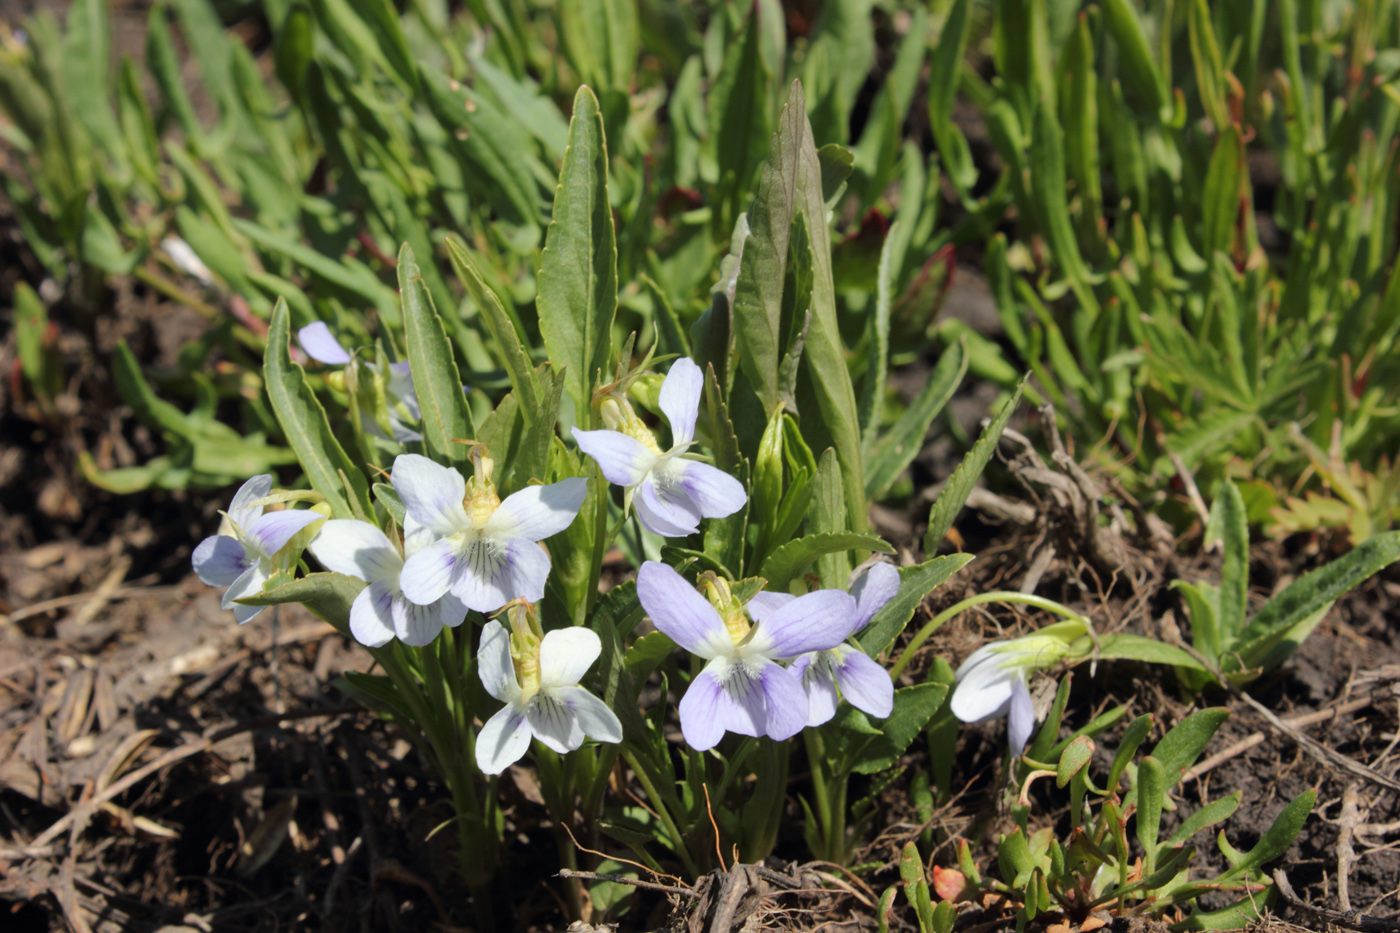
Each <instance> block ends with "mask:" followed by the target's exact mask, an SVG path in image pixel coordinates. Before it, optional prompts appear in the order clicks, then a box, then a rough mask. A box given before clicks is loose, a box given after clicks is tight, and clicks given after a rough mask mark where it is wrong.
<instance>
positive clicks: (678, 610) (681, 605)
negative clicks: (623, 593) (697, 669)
mask: <svg viewBox="0 0 1400 933" xmlns="http://www.w3.org/2000/svg"><path fill="white" fill-rule="evenodd" d="M637 598H638V599H639V600H641V603H642V608H643V609H645V610H646V611H647V615H649V616H651V621H652V624H653V625H655V626H656V628H657V630H658V631H660V632H664V633H665V634H666V636H667V637H668V638H670V639H671V641H673V642H675V643H676V644H678V645H680V646H681V647H682V648H684V649H685V650H686V651H689V652H690V653H691V654H694V655H699V656H700V657H702V658H705V659H706V660H708V659H710V658H713V657H715V656H716V655H717V654H720V653H721V652H723V651H732V650H733V648H734V640H733V639H732V638H730V637H729V630H728V629H726V628H725V627H724V620H723V619H721V618H720V617H719V612H717V611H716V610H715V607H714V606H712V605H710V601H709V600H708V599H706V598H705V597H704V596H702V595H700V592H699V591H698V590H696V589H695V587H693V586H691V585H690V584H689V583H687V582H686V581H685V578H684V577H682V576H681V575H680V574H678V573H676V571H675V570H674V569H673V568H672V567H670V566H668V565H666V564H663V563H660V562H658V561H654V560H649V561H647V562H646V563H644V564H642V569H641V570H639V571H638V572H637Z"/></svg>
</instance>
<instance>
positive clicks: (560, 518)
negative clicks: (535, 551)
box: [486, 476, 588, 541]
mask: <svg viewBox="0 0 1400 933" xmlns="http://www.w3.org/2000/svg"><path fill="white" fill-rule="evenodd" d="M587 495H588V480H586V479H584V478H583V477H581V476H573V477H570V478H569V479H566V480H561V481H559V482H557V483H550V484H549V485H548V486H526V487H525V488H524V489H522V490H520V491H519V492H516V493H513V494H511V495H509V496H506V499H505V501H504V502H502V503H501V504H500V507H499V508H497V509H496V511H494V512H492V513H491V517H490V518H489V519H488V520H487V522H486V533H487V534H488V535H508V536H510V537H521V538H529V539H530V540H531V541H543V540H544V539H545V538H548V537H549V536H550V535H555V534H558V533H559V532H561V531H563V530H564V529H565V528H568V527H569V526H570V525H571V524H573V521H574V517H575V516H576V515H578V510H579V509H581V508H582V507H583V500H584V497H585V496H587Z"/></svg>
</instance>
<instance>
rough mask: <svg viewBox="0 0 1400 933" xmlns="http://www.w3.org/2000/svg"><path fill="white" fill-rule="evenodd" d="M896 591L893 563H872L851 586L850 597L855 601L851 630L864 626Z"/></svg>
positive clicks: (896, 578) (897, 589)
mask: <svg viewBox="0 0 1400 933" xmlns="http://www.w3.org/2000/svg"><path fill="white" fill-rule="evenodd" d="M898 592H899V570H898V569H897V568H896V567H895V565H894V564H887V563H885V562H884V561H881V562H880V563H878V564H872V565H871V567H870V569H869V570H867V571H866V572H865V573H863V574H861V576H860V579H859V580H857V581H856V582H855V585H854V586H852V587H851V597H852V598H853V599H854V600H855V601H856V625H855V628H854V629H852V631H857V632H858V631H860V630H861V629H863V628H865V626H866V624H867V623H869V622H870V620H871V618H873V617H874V615H875V613H877V612H879V611H880V608H881V607H882V606H884V605H885V603H887V602H889V601H890V600H892V599H894V596H895V594H896V593H898Z"/></svg>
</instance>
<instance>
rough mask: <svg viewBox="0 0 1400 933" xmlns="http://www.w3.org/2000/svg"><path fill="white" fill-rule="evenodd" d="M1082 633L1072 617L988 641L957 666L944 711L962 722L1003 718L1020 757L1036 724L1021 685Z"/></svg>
mask: <svg viewBox="0 0 1400 933" xmlns="http://www.w3.org/2000/svg"><path fill="white" fill-rule="evenodd" d="M1087 632H1088V626H1086V625H1085V624H1084V623H1083V622H1078V621H1074V620H1071V621H1068V622H1059V623H1056V624H1055V625H1048V626H1046V627H1045V628H1043V629H1041V630H1040V631H1038V632H1035V633H1033V634H1031V635H1024V636H1022V637H1020V638H1012V639H1008V640H1005V641H993V642H988V643H987V644H985V645H983V646H982V647H981V648H978V649H977V650H976V651H974V652H972V654H970V655H968V657H967V660H966V661H963V662H962V664H960V665H959V666H958V670H957V675H956V677H957V686H956V687H954V688H953V697H952V699H951V700H949V702H948V706H949V709H951V710H952V711H953V715H954V716H957V717H958V718H959V719H961V720H962V721H963V722H983V721H985V720H989V719H1000V718H1001V717H1002V716H1005V717H1006V744H1007V745H1008V746H1009V747H1010V749H1011V753H1012V754H1013V755H1015V756H1017V757H1019V756H1020V755H1021V753H1022V752H1024V751H1025V749H1026V742H1027V741H1029V740H1030V737H1031V730H1032V729H1034V728H1035V708H1034V706H1033V705H1032V703H1031V694H1030V689H1029V688H1028V687H1027V685H1026V680H1027V678H1028V676H1029V674H1030V672H1031V671H1033V670H1038V669H1040V668H1046V667H1050V666H1051V665H1053V664H1056V663H1057V662H1059V661H1060V660H1061V659H1063V658H1065V657H1068V656H1069V655H1071V654H1073V653H1074V652H1073V651H1072V650H1071V648H1070V645H1071V643H1073V642H1075V641H1077V640H1078V639H1079V638H1081V637H1082V636H1084V635H1085V634H1087Z"/></svg>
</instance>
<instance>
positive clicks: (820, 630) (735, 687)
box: [637, 561, 856, 751]
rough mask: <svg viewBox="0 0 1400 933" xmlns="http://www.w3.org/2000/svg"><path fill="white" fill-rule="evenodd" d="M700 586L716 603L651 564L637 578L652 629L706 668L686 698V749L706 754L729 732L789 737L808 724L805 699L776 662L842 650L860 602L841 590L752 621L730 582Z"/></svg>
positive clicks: (711, 580) (710, 580) (712, 580)
mask: <svg viewBox="0 0 1400 933" xmlns="http://www.w3.org/2000/svg"><path fill="white" fill-rule="evenodd" d="M702 580H703V581H704V584H705V585H706V586H707V587H708V588H710V590H711V592H712V593H713V594H714V596H713V598H714V599H715V602H714V603H712V602H711V600H710V599H706V598H705V597H704V596H703V595H701V594H700V592H699V591H698V590H696V589H695V588H694V587H693V586H691V585H690V584H689V583H687V582H686V581H685V578H683V577H682V576H681V575H680V574H679V573H677V572H676V571H675V570H673V569H672V568H671V567H669V566H667V565H666V564H661V563H657V562H656V561H647V562H646V563H644V564H642V569H641V571H640V572H639V573H638V574H637V596H638V598H640V599H641V602H642V606H643V608H645V609H646V611H647V614H648V615H650V616H651V621H652V623H653V624H655V625H656V627H657V629H658V630H660V631H661V632H664V633H665V634H666V635H667V636H669V637H670V638H671V640H672V641H674V642H675V643H676V644H678V645H680V646H681V647H682V648H684V649H685V650H687V651H689V652H690V653H691V654H694V655H697V656H699V657H701V658H704V659H705V660H706V661H708V662H709V663H708V664H706V665H705V669H704V670H703V671H701V672H700V673H699V674H698V675H697V676H696V677H695V679H694V680H693V681H691V683H690V688H689V689H688V690H687V691H686V693H685V696H684V697H683V698H681V702H680V718H681V732H682V733H684V735H685V740H686V743H687V744H689V745H690V747H691V748H694V749H696V750H698V751H704V750H705V749H708V748H713V747H714V746H715V745H716V744H717V743H718V742H719V740H720V739H721V738H723V736H724V733H725V732H737V733H739V734H740V735H750V736H760V735H766V736H768V737H769V738H772V739H776V740H779V741H782V740H784V739H788V738H791V737H792V736H794V735H796V734H797V733H798V732H800V731H801V730H802V727H803V726H805V725H806V724H807V694H806V693H805V692H804V691H803V689H802V680H801V678H800V677H799V676H798V675H797V673H796V672H795V671H793V670H791V669H790V668H786V667H783V666H782V665H781V664H779V663H777V662H778V659H780V658H794V657H797V656H799V655H802V654H806V653H807V652H809V651H822V650H825V649H828V648H834V647H836V646H837V645H839V644H841V642H842V641H843V640H845V638H846V635H847V634H849V633H850V630H851V619H852V618H853V617H854V615H855V613H856V604H855V600H853V599H852V598H851V597H850V595H849V594H847V593H843V592H841V591H840V590H816V591H814V592H811V593H808V594H807V595H805V596H800V597H798V598H796V599H793V600H791V601H789V602H787V603H785V604H784V605H782V606H779V607H777V608H775V609H773V611H772V612H766V613H761V615H762V618H761V619H754V620H753V621H752V622H750V618H749V617H746V615H745V607H744V606H743V605H742V604H741V603H740V602H739V601H738V600H737V599H736V598H735V597H734V596H733V595H732V593H731V592H730V590H729V585H728V583H727V582H726V581H724V580H722V579H719V578H718V577H715V576H714V575H713V574H707V575H704V577H702ZM717 607H723V608H717ZM750 616H752V613H750Z"/></svg>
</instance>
